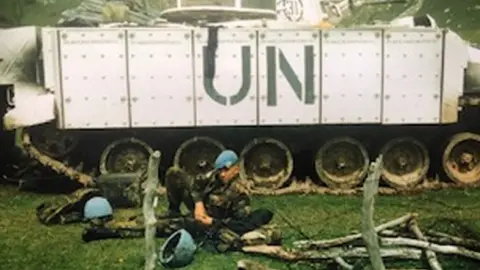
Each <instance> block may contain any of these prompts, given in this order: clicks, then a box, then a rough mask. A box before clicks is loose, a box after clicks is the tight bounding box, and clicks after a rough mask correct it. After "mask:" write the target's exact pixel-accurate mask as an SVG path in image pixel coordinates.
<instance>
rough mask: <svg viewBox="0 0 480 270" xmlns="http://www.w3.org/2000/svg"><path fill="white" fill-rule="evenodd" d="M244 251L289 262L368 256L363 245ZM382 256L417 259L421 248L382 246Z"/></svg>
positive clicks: (247, 248)
mask: <svg viewBox="0 0 480 270" xmlns="http://www.w3.org/2000/svg"><path fill="white" fill-rule="evenodd" d="M242 251H243V252H245V253H254V254H262V255H266V256H269V257H272V258H276V259H281V260H283V261H289V262H299V261H311V262H315V261H322V260H332V259H335V258H337V257H342V258H368V257H369V255H368V252H367V249H366V248H364V247H354V248H342V247H333V248H328V249H322V250H308V251H295V250H287V249H284V248H283V247H281V246H267V245H261V246H245V247H243V248H242ZM380 255H381V256H382V257H391V258H397V259H413V260H419V259H420V257H421V255H422V250H420V249H415V248H382V249H380Z"/></svg>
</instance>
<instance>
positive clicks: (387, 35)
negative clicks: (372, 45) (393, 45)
mask: <svg viewBox="0 0 480 270" xmlns="http://www.w3.org/2000/svg"><path fill="white" fill-rule="evenodd" d="M375 36H376V37H378V36H380V34H379V33H377V35H375ZM391 37H392V35H391V34H386V35H385V38H386V39H390V38H391Z"/></svg>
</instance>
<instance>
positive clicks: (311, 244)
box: [293, 213, 417, 250]
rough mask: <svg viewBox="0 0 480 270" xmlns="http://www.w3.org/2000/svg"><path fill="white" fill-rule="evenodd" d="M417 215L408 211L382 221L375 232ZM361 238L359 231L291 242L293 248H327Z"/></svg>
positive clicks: (404, 221)
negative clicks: (340, 235)
mask: <svg viewBox="0 0 480 270" xmlns="http://www.w3.org/2000/svg"><path fill="white" fill-rule="evenodd" d="M416 216H417V214H416V213H409V214H407V215H404V216H402V217H399V218H397V219H394V220H391V221H389V222H386V223H383V224H380V225H378V226H377V227H375V232H377V233H378V232H380V231H383V230H385V229H388V228H392V227H396V226H398V225H400V224H403V223H406V222H409V221H410V220H411V219H413V218H415V217H416ZM360 238H362V234H361V233H356V234H351V235H347V236H344V237H339V238H334V239H328V240H301V241H295V242H294V243H293V245H294V247H295V248H298V249H301V250H309V249H320V248H327V247H334V246H340V245H343V244H347V243H349V242H352V241H355V240H358V239H360Z"/></svg>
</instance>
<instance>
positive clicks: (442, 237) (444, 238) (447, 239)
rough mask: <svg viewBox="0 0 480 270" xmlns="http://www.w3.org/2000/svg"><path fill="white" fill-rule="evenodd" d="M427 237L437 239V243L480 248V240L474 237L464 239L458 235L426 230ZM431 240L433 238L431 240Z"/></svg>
mask: <svg viewBox="0 0 480 270" xmlns="http://www.w3.org/2000/svg"><path fill="white" fill-rule="evenodd" d="M426 234H427V236H426V237H427V239H435V240H436V241H434V242H436V243H438V244H444V245H458V246H463V247H467V248H471V249H480V242H478V241H475V240H472V239H464V238H460V237H457V236H453V235H449V234H446V233H442V232H437V231H433V230H428V231H426ZM430 241H431V240H430Z"/></svg>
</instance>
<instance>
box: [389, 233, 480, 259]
mask: <svg viewBox="0 0 480 270" xmlns="http://www.w3.org/2000/svg"><path fill="white" fill-rule="evenodd" d="M380 243H381V245H382V246H396V247H397V246H409V247H416V248H422V249H430V250H433V251H435V252H438V253H444V254H453V255H460V256H464V257H467V258H471V259H475V260H480V253H479V252H475V251H471V250H468V249H466V248H463V247H457V246H449V245H438V244H434V243H429V242H427V241H421V240H416V239H409V238H403V237H397V238H387V237H385V238H380Z"/></svg>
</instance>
